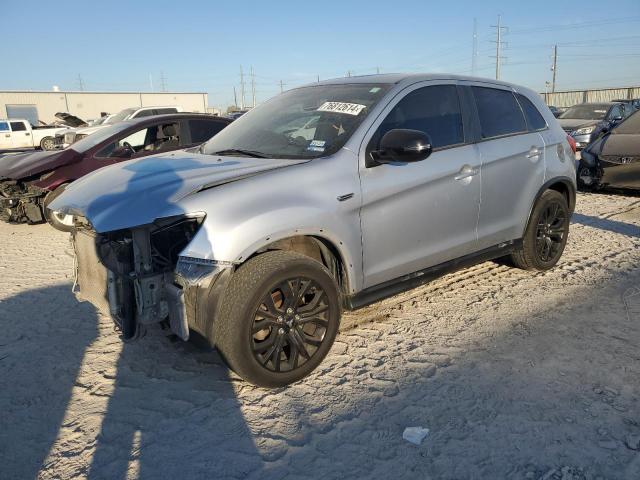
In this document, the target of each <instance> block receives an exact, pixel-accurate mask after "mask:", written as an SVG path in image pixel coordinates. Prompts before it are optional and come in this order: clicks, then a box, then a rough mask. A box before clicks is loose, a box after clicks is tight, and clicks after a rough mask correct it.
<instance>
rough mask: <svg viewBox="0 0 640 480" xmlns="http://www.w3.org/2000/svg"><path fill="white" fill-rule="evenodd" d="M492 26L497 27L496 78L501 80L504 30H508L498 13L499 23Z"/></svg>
mask: <svg viewBox="0 0 640 480" xmlns="http://www.w3.org/2000/svg"><path fill="white" fill-rule="evenodd" d="M491 28H495V29H496V33H497V39H496V40H493V41H494V42H495V43H496V55H495V59H496V80H500V62H501V61H502V60H503V59H504V57H502V56H501V52H502V43H503V42H502V30H507V27H503V26H502V25H501V17H500V15H498V25H491Z"/></svg>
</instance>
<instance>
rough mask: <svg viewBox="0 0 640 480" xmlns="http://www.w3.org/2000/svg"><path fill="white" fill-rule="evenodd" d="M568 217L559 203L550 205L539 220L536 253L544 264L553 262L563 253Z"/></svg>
mask: <svg viewBox="0 0 640 480" xmlns="http://www.w3.org/2000/svg"><path fill="white" fill-rule="evenodd" d="M566 222H567V216H566V213H565V211H564V209H563V208H562V206H561V205H560V203H558V202H551V203H549V204H548V205H547V206H546V207H545V208H544V210H543V211H542V213H541V214H540V217H539V218H538V224H537V227H536V253H537V254H538V258H539V259H540V261H542V262H545V263H546V262H551V261H553V260H555V259H556V258H557V256H558V255H559V254H560V253H561V250H562V246H563V244H564V240H565V234H566Z"/></svg>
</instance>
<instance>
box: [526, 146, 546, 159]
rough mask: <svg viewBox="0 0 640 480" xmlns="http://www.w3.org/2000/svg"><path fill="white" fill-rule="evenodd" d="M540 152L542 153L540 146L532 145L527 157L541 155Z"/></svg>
mask: <svg viewBox="0 0 640 480" xmlns="http://www.w3.org/2000/svg"><path fill="white" fill-rule="evenodd" d="M540 154H542V150H540V149H539V148H538V147H531V148H530V149H529V153H527V158H534V157H539V156H540Z"/></svg>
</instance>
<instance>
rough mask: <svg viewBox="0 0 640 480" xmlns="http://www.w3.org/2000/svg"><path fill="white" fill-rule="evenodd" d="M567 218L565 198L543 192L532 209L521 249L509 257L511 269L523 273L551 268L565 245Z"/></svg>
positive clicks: (567, 230) (558, 258)
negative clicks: (512, 267)
mask: <svg viewBox="0 0 640 480" xmlns="http://www.w3.org/2000/svg"><path fill="white" fill-rule="evenodd" d="M554 212H555V213H554ZM554 215H555V216H554ZM570 216H571V215H570V213H569V207H568V206H567V200H566V198H565V197H564V195H562V194H561V193H559V192H556V191H555V190H547V191H545V192H544V193H543V194H542V195H541V196H540V198H539V199H538V201H537V202H536V204H535V206H534V207H533V211H532V212H531V217H530V218H529V223H528V224H527V228H526V230H525V232H524V237H523V239H522V245H521V246H520V247H519V248H518V249H517V250H516V251H514V252H513V253H512V254H511V261H512V262H513V265H514V266H515V267H517V268H521V269H523V270H539V271H544V270H549V269H550V268H553V267H554V266H555V265H556V264H557V263H558V260H560V257H561V256H562V252H563V251H564V247H565V245H566V244H567V237H568V236H569V220H570ZM547 249H548V250H547ZM547 252H548V253H547Z"/></svg>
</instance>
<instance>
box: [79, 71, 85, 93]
mask: <svg viewBox="0 0 640 480" xmlns="http://www.w3.org/2000/svg"><path fill="white" fill-rule="evenodd" d="M78 89H79V90H80V91H81V92H84V82H83V81H82V76H81V75H80V74H78Z"/></svg>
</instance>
